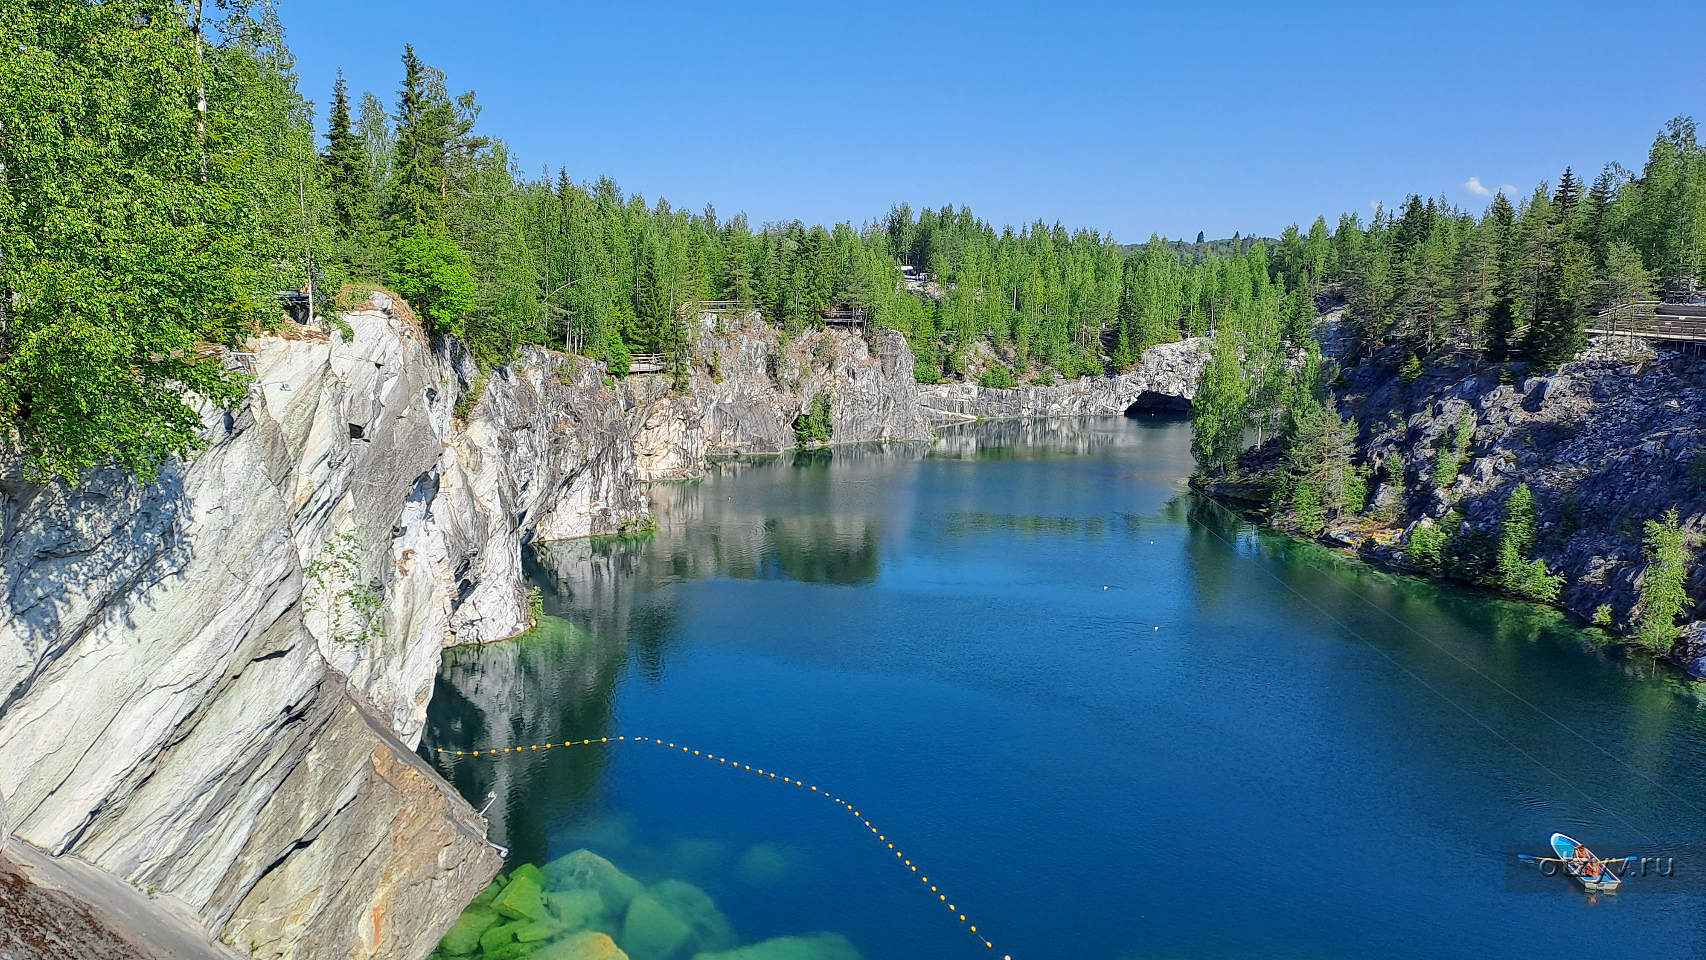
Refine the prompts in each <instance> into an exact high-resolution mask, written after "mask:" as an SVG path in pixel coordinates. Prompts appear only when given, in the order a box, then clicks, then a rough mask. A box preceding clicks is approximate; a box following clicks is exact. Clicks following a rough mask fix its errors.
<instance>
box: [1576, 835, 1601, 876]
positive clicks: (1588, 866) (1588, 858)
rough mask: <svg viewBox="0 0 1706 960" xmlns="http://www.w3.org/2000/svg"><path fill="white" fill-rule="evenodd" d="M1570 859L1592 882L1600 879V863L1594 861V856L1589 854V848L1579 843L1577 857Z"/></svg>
mask: <svg viewBox="0 0 1706 960" xmlns="http://www.w3.org/2000/svg"><path fill="white" fill-rule="evenodd" d="M1570 859H1571V860H1573V861H1574V862H1575V864H1576V868H1577V869H1578V871H1579V872H1580V873H1581V874H1582V875H1583V876H1585V877H1587V878H1588V879H1590V880H1598V879H1599V861H1598V860H1596V859H1594V856H1593V854H1591V853H1589V852H1588V848H1587V847H1585V846H1583V845H1581V844H1579V843H1578V844H1576V853H1575V856H1573V857H1571V858H1570Z"/></svg>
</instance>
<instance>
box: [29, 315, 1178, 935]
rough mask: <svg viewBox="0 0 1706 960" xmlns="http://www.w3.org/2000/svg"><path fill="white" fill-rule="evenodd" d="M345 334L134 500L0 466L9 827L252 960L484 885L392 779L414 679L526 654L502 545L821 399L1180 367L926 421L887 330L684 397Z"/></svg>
mask: <svg viewBox="0 0 1706 960" xmlns="http://www.w3.org/2000/svg"><path fill="white" fill-rule="evenodd" d="M394 307H395V309H394ZM341 319H342V321H343V322H342V324H340V325H339V326H340V327H341V328H342V332H340V331H339V330H337V329H320V328H304V327H292V328H290V329H288V330H286V331H285V332H283V333H282V334H280V335H273V336H267V337H262V338H258V339H256V340H255V341H254V342H253V344H252V345H251V346H250V348H249V350H248V352H247V353H246V354H238V355H234V356H233V358H232V361H233V362H235V363H241V364H244V365H245V366H246V367H247V368H248V371H249V372H250V373H252V375H253V384H252V386H251V390H250V395H249V397H248V399H247V400H246V401H245V402H244V403H243V404H241V405H239V406H238V407H236V408H235V409H232V410H229V411H226V410H221V409H216V408H213V407H208V408H206V409H204V411H203V423H204V431H205V436H206V438H207V445H206V447H205V448H204V449H203V450H202V451H200V452H199V453H198V454H196V455H195V456H193V457H191V458H190V459H189V460H188V461H185V462H173V463H170V464H168V465H166V466H165V468H164V469H163V470H162V472H161V475H160V477H159V478H158V480H157V481H156V482H154V483H151V484H141V483H138V482H137V481H136V480H135V479H134V478H132V477H130V476H128V475H126V474H124V473H121V472H118V471H98V472H96V473H95V474H93V475H91V476H89V477H88V478H86V480H85V481H84V482H83V483H82V484H80V485H79V486H77V487H74V488H72V487H66V486H64V485H62V484H59V483H53V482H49V483H40V482H36V481H33V480H31V479H30V478H28V477H27V476H26V475H25V473H24V471H23V467H22V464H21V463H20V462H18V461H17V459H16V458H9V459H6V460H4V461H0V594H3V595H4V596H5V598H6V601H7V602H6V607H5V610H4V613H3V614H0V756H5V757H8V758H25V757H27V758H30V759H29V760H28V761H27V762H10V761H8V762H6V763H4V764H0V803H3V804H5V806H4V807H3V808H0V809H5V810H6V811H7V818H6V821H5V825H6V827H8V828H9V830H10V832H11V833H12V834H13V835H15V837H16V838H17V842H21V843H23V844H28V845H30V846H31V847H33V848H34V849H35V850H38V851H45V852H46V853H48V854H51V855H52V856H54V857H61V858H70V859H73V860H76V861H81V862H82V863H84V864H88V865H92V866H94V867H96V868H99V869H100V870H102V871H105V872H106V873H107V874H109V875H111V876H112V877H115V878H117V880H118V881H120V882H122V883H124V884H128V885H129V886H130V887H132V888H134V889H137V890H140V891H144V892H145V893H146V896H147V897H148V898H149V899H150V901H151V902H155V903H157V904H159V905H160V907H161V908H162V909H163V910H165V911H166V912H168V913H172V914H174V915H188V916H192V917H194V918H196V920H197V922H199V923H200V924H201V925H202V928H203V929H204V931H205V932H206V933H207V934H208V935H209V936H210V937H211V938H215V939H217V940H219V941H220V942H221V943H223V944H226V945H235V946H236V947H238V948H239V951H240V952H241V953H242V954H243V955H246V956H254V957H268V958H280V960H282V958H300V957H314V956H348V957H357V958H380V957H384V958H393V957H404V958H407V957H424V956H426V955H427V954H428V953H429V952H430V951H431V950H432V949H433V948H434V946H435V945H436V944H437V943H438V941H439V939H440V937H441V936H442V935H443V933H444V932H445V930H446V929H447V928H448V927H449V925H450V924H451V923H453V922H454V921H455V919H456V916H457V913H458V912H459V910H460V908H461V907H462V905H463V904H465V903H467V902H468V901H469V900H471V899H472V898H473V897H474V895H475V894H476V893H477V892H479V891H480V890H481V889H482V888H484V887H485V886H486V884H487V882H488V881H489V880H490V879H491V878H492V877H493V876H494V875H495V874H496V873H497V872H498V870H499V869H500V867H501V858H500V857H499V855H498V853H497V851H496V850H494V849H493V848H492V847H491V846H490V845H488V844H487V843H486V841H485V825H484V823H483V822H482V821H481V820H480V819H479V818H478V817H477V816H476V815H475V812H474V810H473V809H472V808H471V807H470V806H469V805H468V803H467V802H465V801H464V800H463V799H462V798H461V797H459V796H457V795H456V793H455V792H454V791H453V790H451V789H450V788H449V787H448V785H446V784H445V783H444V782H443V781H442V780H441V779H440V778H439V777H438V776H437V775H436V773H434V772H433V771H432V770H431V769H430V768H429V767H428V766H427V765H426V764H425V763H423V762H422V761H421V760H420V759H419V758H418V757H417V756H416V755H415V753H414V748H415V747H416V746H417V745H418V743H419V741H420V737H421V732H422V725H423V723H424V717H425V710H426V704H427V701H428V699H429V698H430V697H431V695H432V689H433V681H434V678H435V677H436V675H437V671H438V666H439V662H440V657H441V654H442V651H443V650H444V649H445V648H446V647H447V646H450V645H454V644H463V643H484V642H489V641H494V640H500V639H504V638H507V637H510V636H513V635H515V634H517V633H519V632H521V631H522V630H524V629H526V628H527V626H528V625H529V623H530V620H531V610H530V603H529V599H528V596H527V592H526V587H525V581H524V580H523V577H522V574H521V551H522V548H523V546H524V545H526V544H529V543H543V542H549V541H557V540H569V539H573V538H579V537H587V536H594V535H601V534H615V533H621V532H623V531H626V530H630V529H633V528H635V527H637V526H641V525H644V524H645V523H647V522H648V521H649V516H650V506H649V503H648V500H647V497H646V496H645V493H644V491H643V485H644V484H645V483H646V482H649V481H657V480H667V479H681V478H691V477H694V476H698V475H701V474H702V472H703V470H704V466H705V463H706V462H707V460H708V458H710V457H714V456H722V455H729V454H742V453H755V452H778V451H781V450H786V449H789V448H791V447H793V446H794V420H795V418H796V417H797V416H798V415H800V414H801V413H802V412H804V411H806V410H807V409H809V407H810V405H811V402H812V401H813V399H814V398H816V397H817V396H819V395H820V394H823V393H828V394H829V395H830V397H831V398H832V404H831V409H832V419H833V424H832V431H833V439H834V440H835V441H836V442H860V441H872V440H927V439H929V438H930V437H931V436H932V429H931V426H932V424H933V423H941V422H951V421H954V420H963V419H967V418H973V417H985V418H993V417H998V416H1024V417H1039V416H1066V415H1074V414H1081V413H1104V412H1105V413H1117V412H1121V411H1123V410H1124V409H1125V407H1126V406H1129V405H1130V404H1131V403H1136V402H1139V400H1140V399H1141V398H1143V397H1145V396H1147V397H1149V398H1151V400H1154V401H1155V402H1163V403H1166V402H1179V401H1180V400H1181V399H1183V398H1188V396H1189V391H1190V390H1191V389H1193V388H1194V385H1195V379H1196V377H1195V372H1194V370H1193V366H1192V365H1193V364H1195V369H1200V364H1201V351H1200V349H1199V348H1198V346H1199V345H1196V344H1188V345H1185V346H1180V345H1169V347H1168V348H1166V349H1163V348H1157V350H1158V351H1160V353H1158V354H1156V356H1155V358H1154V359H1153V360H1152V359H1151V357H1149V356H1147V355H1146V356H1145V358H1144V362H1143V364H1142V365H1141V366H1140V367H1139V369H1137V370H1135V371H1133V372H1132V373H1130V374H1126V375H1123V376H1121V377H1102V378H1091V379H1090V380H1087V381H1080V382H1079V383H1076V384H1066V385H1061V386H1058V387H1029V388H1020V389H1017V390H984V389H983V388H977V387H971V388H961V387H952V386H950V387H934V388H920V387H919V386H918V385H917V384H916V383H915V382H914V380H913V376H912V371H913V365H914V364H913V357H912V354H911V352H910V350H908V348H907V345H906V341H905V339H904V338H903V337H902V336H901V335H900V334H898V333H896V332H894V331H889V330H871V331H868V332H863V333H860V332H854V331H850V330H843V329H826V330H818V331H811V332H807V333H805V334H803V335H800V336H798V337H795V338H792V339H788V340H784V339H783V338H782V337H781V336H780V335H779V333H778V331H776V330H775V329H774V328H771V327H769V326H767V325H765V324H763V323H762V322H761V321H760V320H759V319H758V318H757V317H756V316H752V315H749V316H746V317H724V318H718V317H716V316H714V315H712V314H705V315H703V316H701V317H700V318H699V319H698V326H697V328H696V330H695V332H694V336H695V342H694V345H693V350H692V356H693V364H692V367H691V370H690V371H689V372H688V374H687V383H686V387H685V389H680V390H678V389H675V383H674V382H673V380H672V378H670V377H666V376H660V375H651V376H635V377H628V378H623V379H620V380H618V379H614V378H611V377H609V376H608V375H607V374H606V373H605V372H604V370H603V368H602V365H601V364H598V363H596V362H593V361H589V360H586V359H584V358H577V357H571V356H566V355H562V354H557V353H554V352H551V351H546V350H542V349H538V348H527V349H525V350H524V351H523V352H522V353H521V355H520V356H519V357H518V358H517V359H516V360H515V361H513V362H511V363H510V364H507V365H506V366H504V367H501V368H498V369H495V370H491V371H486V372H484V373H482V372H481V371H479V370H478V369H476V367H475V366H474V364H473V363H472V361H471V360H470V359H469V357H468V356H467V354H466V351H464V350H463V349H462V348H461V347H460V346H458V345H457V344H455V343H454V342H446V341H444V340H442V339H434V338H429V337H428V336H426V335H425V334H424V333H423V332H422V331H421V330H420V328H419V327H418V325H416V324H415V323H414V322H413V319H412V315H411V314H410V313H409V312H408V311H407V310H406V308H401V307H400V305H395V304H393V303H391V302H390V301H389V300H388V299H387V298H386V297H384V296H383V295H382V294H381V295H378V296H376V298H375V302H374V303H372V304H370V305H369V306H368V307H367V308H366V309H363V310H360V311H357V312H355V313H351V314H347V315H345V316H344V317H343V318H341ZM1168 391H1172V392H1171V393H1169V392H1168ZM4 912H5V911H4V909H3V908H0V914H4ZM0 919H11V918H5V917H0ZM91 949H93V948H91Z"/></svg>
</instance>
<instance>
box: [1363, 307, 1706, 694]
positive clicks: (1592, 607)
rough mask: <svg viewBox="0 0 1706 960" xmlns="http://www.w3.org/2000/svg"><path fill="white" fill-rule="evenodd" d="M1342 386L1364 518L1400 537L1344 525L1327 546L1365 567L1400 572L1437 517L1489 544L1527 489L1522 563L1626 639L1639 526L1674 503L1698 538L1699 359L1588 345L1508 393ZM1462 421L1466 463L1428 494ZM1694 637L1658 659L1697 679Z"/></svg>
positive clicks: (1461, 382) (1384, 370)
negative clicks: (1356, 438)
mask: <svg viewBox="0 0 1706 960" xmlns="http://www.w3.org/2000/svg"><path fill="white" fill-rule="evenodd" d="M1346 380H1347V385H1346V389H1345V391H1344V394H1343V401H1344V409H1346V410H1347V411H1349V412H1351V413H1352V414H1353V415H1354V416H1355V417H1356V418H1357V420H1358V422H1359V425H1360V427H1361V432H1362V448H1363V451H1364V455H1365V456H1366V457H1367V459H1368V461H1369V462H1370V463H1372V464H1375V465H1377V466H1378V468H1377V470H1376V475H1377V476H1379V477H1381V478H1382V482H1381V483H1380V484H1379V485H1378V486H1377V487H1376V490H1375V498H1374V503H1373V504H1372V506H1371V512H1372V514H1373V515H1375V516H1380V517H1384V518H1386V519H1385V520H1384V521H1383V522H1386V523H1389V524H1390V525H1391V526H1393V527H1396V528H1398V529H1400V530H1402V531H1403V536H1402V538H1399V539H1390V538H1388V539H1382V540H1374V539H1371V538H1369V537H1368V536H1367V535H1366V531H1364V532H1363V533H1360V534H1355V535H1353V532H1352V531H1351V530H1350V527H1354V526H1360V525H1349V526H1348V527H1347V531H1346V532H1345V536H1344V538H1343V539H1346V540H1347V541H1349V542H1352V543H1354V544H1355V545H1356V546H1357V547H1358V548H1359V549H1361V550H1362V551H1363V552H1364V553H1367V554H1369V555H1370V556H1372V557H1373V558H1375V559H1380V560H1386V561H1390V562H1395V563H1398V564H1400V565H1401V564H1403V563H1404V562H1405V555H1404V551H1405V544H1406V543H1407V542H1408V536H1409V534H1410V532H1412V531H1413V530H1414V529H1415V527H1416V526H1417V525H1419V524H1422V525H1426V524H1432V523H1433V522H1435V521H1437V520H1439V519H1440V518H1442V517H1443V516H1445V515H1446V514H1447V513H1455V514H1457V515H1459V516H1461V517H1462V518H1463V528H1462V529H1463V531H1464V532H1465V534H1466V535H1477V536H1481V537H1484V538H1488V539H1489V540H1490V542H1495V543H1496V541H1497V537H1498V535H1499V531H1500V525H1501V523H1502V521H1503V518H1504V509H1505V502H1506V500H1508V499H1509V497H1510V493H1511V491H1512V490H1513V489H1514V488H1515V487H1516V485H1517V484H1519V483H1527V484H1528V486H1529V488H1530V489H1531V490H1532V491H1533V493H1534V499H1535V506H1536V513H1537V519H1538V521H1539V523H1538V526H1539V530H1538V537H1537V540H1536V544H1535V556H1536V557H1538V558H1539V559H1543V560H1545V562H1546V566H1547V568H1548V570H1550V571H1551V572H1553V573H1558V574H1561V575H1562V576H1563V578H1564V587H1563V593H1562V595H1561V596H1560V598H1559V602H1560V604H1561V605H1562V606H1564V607H1566V608H1567V609H1569V610H1570V611H1571V612H1573V613H1575V614H1577V615H1579V616H1581V617H1583V618H1584V619H1589V618H1592V617H1593V616H1594V614H1595V612H1596V611H1597V610H1599V608H1600V607H1601V605H1604V606H1606V607H1608V608H1609V610H1608V612H1609V613H1610V616H1611V625H1612V626H1613V627H1615V628H1620V629H1628V628H1630V627H1631V626H1632V625H1633V623H1634V622H1635V620H1636V619H1638V618H1639V616H1640V614H1641V607H1640V591H1639V584H1640V578H1641V575H1642V573H1643V571H1644V569H1645V566H1646V561H1645V558H1644V556H1643V549H1642V538H1643V535H1644V525H1645V522H1646V521H1648V520H1655V519H1658V518H1659V517H1660V516H1661V515H1662V514H1663V513H1664V512H1665V511H1666V510H1668V509H1672V508H1675V509H1676V510H1677V512H1678V514H1679V516H1680V518H1681V520H1682V523H1683V526H1684V527H1686V528H1687V529H1689V530H1691V531H1694V532H1695V534H1696V535H1697V537H1698V539H1699V540H1702V541H1706V535H1702V532H1703V531H1706V362H1702V361H1700V360H1697V359H1690V358H1688V357H1686V356H1682V355H1679V354H1677V353H1675V352H1671V351H1662V352H1656V351H1654V350H1653V349H1651V348H1649V347H1646V346H1642V345H1640V344H1639V343H1630V342H1625V341H1617V342H1607V341H1604V340H1600V341H1597V342H1595V343H1594V344H1593V345H1591V346H1590V348H1589V349H1588V350H1586V351H1584V352H1583V353H1582V354H1581V355H1580V356H1578V357H1577V358H1576V359H1575V360H1574V361H1572V362H1570V363H1566V364H1564V365H1563V366H1561V367H1560V368H1559V369H1558V370H1556V371H1555V372H1553V373H1551V374H1550V375H1546V376H1531V377H1528V378H1525V379H1521V380H1519V382H1516V383H1501V382H1500V371H1499V369H1498V368H1491V369H1487V368H1482V369H1460V370H1458V369H1433V370H1429V371H1428V372H1427V373H1425V374H1424V375H1423V376H1422V377H1420V378H1419V379H1417V380H1416V381H1415V382H1414V383H1410V384H1405V383H1404V382H1403V381H1402V380H1401V379H1400V378H1398V377H1396V376H1394V375H1392V372H1391V370H1390V369H1389V365H1388V366H1383V365H1381V364H1380V363H1378V362H1368V363H1364V364H1361V365H1358V366H1357V367H1353V368H1352V369H1351V370H1349V371H1347V373H1346ZM1465 421H1468V422H1470V423H1471V424H1472V425H1473V434H1472V437H1471V439H1470V441H1469V445H1468V449H1467V455H1466V456H1465V457H1464V459H1463V461H1462V463H1461V466H1460V469H1459V471H1458V473H1457V475H1456V477H1455V479H1452V480H1450V481H1448V482H1446V483H1445V484H1444V485H1443V486H1441V485H1437V484H1436V482H1435V480H1436V478H1435V468H1436V466H1437V465H1438V463H1439V460H1440V458H1441V456H1442V453H1444V452H1445V451H1447V450H1448V449H1449V448H1450V447H1451V446H1452V437H1453V433H1454V431H1455V429H1456V428H1457V426H1458V425H1459V424H1460V423H1463V422H1465ZM1394 470H1400V471H1401V476H1402V482H1399V480H1398V479H1397V478H1394V477H1392V476H1391V475H1390V474H1391V473H1392V472H1393V471H1394ZM1688 593H1689V595H1690V596H1691V597H1701V596H1706V567H1702V565H1700V564H1696V565H1695V568H1694V571H1693V574H1692V578H1691V580H1690V582H1689V584H1688ZM1700 614H1701V611H1700V609H1699V608H1698V607H1694V608H1691V609H1689V610H1688V611H1685V614H1684V617H1685V619H1686V620H1694V619H1696V618H1698V617H1699V616H1700ZM1702 636H1703V634H1702V633H1701V627H1699V626H1698V625H1692V624H1691V625H1690V626H1689V627H1687V628H1685V630H1684V633H1683V639H1682V641H1681V642H1680V643H1679V644H1678V646H1677V647H1676V649H1675V650H1674V651H1673V653H1672V659H1673V660H1676V661H1677V662H1678V663H1681V664H1683V665H1684V666H1686V667H1688V668H1689V669H1690V671H1691V672H1694V673H1695V674H1696V675H1697V676H1706V641H1703V640H1701V639H1700V638H1701V637H1702Z"/></svg>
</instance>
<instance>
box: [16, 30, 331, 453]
mask: <svg viewBox="0 0 1706 960" xmlns="http://www.w3.org/2000/svg"><path fill="white" fill-rule="evenodd" d="M220 14H221V18H220V19H219V20H218V21H217V22H214V23H208V24H206V25H205V26H206V29H205V30H204V31H203V35H202V38H201V39H200V42H199V43H198V42H197V38H196V37H195V35H193V34H192V32H191V30H190V25H189V20H188V18H187V16H186V15H185V11H184V8H183V7H182V6H181V5H180V4H177V3H171V2H165V0H152V2H151V0H126V2H119V3H106V4H69V3H67V4H25V5H21V6H19V5H12V6H11V7H9V8H8V10H7V12H6V13H5V14H4V15H0V50H4V51H5V52H4V54H0V90H4V91H5V95H4V96H0V130H3V131H4V135H0V170H4V177H3V178H0V420H3V421H4V422H5V423H6V424H8V425H9V427H10V428H11V429H12V430H15V431H16V434H15V439H16V442H17V443H18V444H19V445H20V446H21V448H22V450H23V452H24V454H25V456H26V457H27V459H28V463H29V466H30V469H31V472H32V473H33V474H34V475H36V476H38V477H46V476H50V475H52V476H58V477H60V478H62V479H64V480H67V481H75V480H76V479H77V478H78V477H79V476H80V475H81V474H82V472H83V471H84V470H85V469H87V468H90V467H95V466H100V465H105V464H116V465H119V466H123V467H126V468H129V469H132V470H134V471H136V472H138V473H139V474H141V475H142V476H143V477H144V478H148V477H151V476H153V474H154V472H155V470H156V469H157V468H158V466H159V464H160V463H161V461H162V460H163V459H165V458H167V457H170V456H173V455H183V454H187V453H188V452H190V451H192V450H194V449H196V448H197V447H198V446H200V445H201V443H202V440H201V437H200V428H201V418H200V417H199V416H198V415H197V414H196V412H195V411H194V410H193V409H192V408H191V406H190V405H189V404H188V403H186V400H185V396H184V395H185V394H186V393H188V394H196V395H200V396H202V397H206V398H208V399H211V400H213V401H215V402H216V403H219V404H222V405H227V406H228V405H231V404H234V403H236V402H237V401H238V400H239V399H241V397H242V396H243V394H244V386H243V383H242V380H241V377H239V376H238V375H236V374H234V373H233V372H232V371H230V370H228V369H227V368H226V366H225V364H224V363H223V362H222V359H221V357H220V356H219V355H218V353H217V352H216V351H213V350H209V349H204V346H205V345H213V344H230V343H234V342H235V341H236V339H237V338H238V337H240V336H242V335H244V334H246V333H249V332H250V331H252V330H253V329H254V328H255V327H256V325H257V324H263V323H267V322H272V321H273V320H274V319H276V318H277V317H278V311H277V309H276V307H275V306H273V304H272V302H271V298H272V294H273V292H274V291H276V290H279V289H288V288H291V287H294V286H297V285H299V284H301V283H302V282H303V281H304V279H305V277H306V276H307V271H306V270H305V269H304V267H305V265H307V264H311V263H312V262H313V260H314V258H315V256H316V253H317V247H318V245H319V244H320V242H321V241H322V239H323V238H322V236H321V234H320V231H319V226H318V223H317V222H316V221H314V220H313V219H312V217H313V214H314V213H315V212H316V211H318V210H319V209H320V208H321V206H322V204H321V203H320V200H321V199H322V198H323V192H322V188H321V184H320V183H319V181H318V179H317V177H316V175H315V170H314V168H315V166H316V164H315V163H314V160H313V150H312V142H311V137H312V133H311V130H310V128H309V125H308V115H307V109H306V105H305V104H304V103H303V101H302V100H301V98H300V97H299V96H297V95H296V92H295V87H294V77H293V76H292V75H291V73H290V70H291V64H290V62H289V59H288V56H287V55H286V54H285V53H284V52H283V50H282V46H281V45H280V44H279V43H278V42H277V30H276V22H274V21H270V20H260V21H257V20H255V19H254V18H252V17H250V16H249V14H248V11H247V9H246V8H245V7H244V6H243V5H242V4H232V5H230V6H228V7H221V8H220ZM198 89H206V91H207V95H208V96H207V104H208V106H207V112H206V114H205V116H203V115H201V114H200V113H198V111H197V109H196V103H197V100H198V98H197V91H198Z"/></svg>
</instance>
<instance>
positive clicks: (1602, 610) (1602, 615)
mask: <svg viewBox="0 0 1706 960" xmlns="http://www.w3.org/2000/svg"><path fill="white" fill-rule="evenodd" d="M1592 623H1593V625H1594V626H1596V627H1610V626H1611V604H1609V603H1602V604H1600V605H1599V606H1597V607H1594V608H1593V620H1592Z"/></svg>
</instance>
